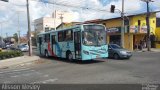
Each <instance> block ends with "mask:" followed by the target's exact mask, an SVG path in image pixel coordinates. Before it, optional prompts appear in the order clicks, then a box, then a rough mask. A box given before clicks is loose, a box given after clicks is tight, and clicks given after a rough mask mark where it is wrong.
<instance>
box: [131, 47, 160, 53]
mask: <svg viewBox="0 0 160 90" xmlns="http://www.w3.org/2000/svg"><path fill="white" fill-rule="evenodd" d="M134 51H135V52H147V51H148V50H147V48H144V49H143V50H134ZM151 52H160V49H159V48H151Z"/></svg>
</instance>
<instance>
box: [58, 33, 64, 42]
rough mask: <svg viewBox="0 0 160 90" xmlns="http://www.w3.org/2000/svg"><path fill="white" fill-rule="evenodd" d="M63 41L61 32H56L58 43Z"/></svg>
mask: <svg viewBox="0 0 160 90" xmlns="http://www.w3.org/2000/svg"><path fill="white" fill-rule="evenodd" d="M62 41H63V31H60V32H58V42H62Z"/></svg>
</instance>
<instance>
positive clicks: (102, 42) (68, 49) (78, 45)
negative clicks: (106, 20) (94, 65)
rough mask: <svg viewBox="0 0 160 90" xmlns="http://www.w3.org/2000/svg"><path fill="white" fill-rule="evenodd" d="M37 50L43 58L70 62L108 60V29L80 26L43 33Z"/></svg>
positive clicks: (92, 25) (90, 25)
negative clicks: (49, 57) (63, 59)
mask: <svg viewBox="0 0 160 90" xmlns="http://www.w3.org/2000/svg"><path fill="white" fill-rule="evenodd" d="M37 49H38V54H39V55H41V56H45V57H48V56H54V57H60V58H66V59H67V60H70V61H72V60H94V59H97V58H106V57H108V45H107V43H106V28H105V26H104V25H101V24H80V25H75V26H73V27H70V28H66V29H62V30H52V31H48V32H43V33H40V34H38V35H37Z"/></svg>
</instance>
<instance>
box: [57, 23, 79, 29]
mask: <svg viewBox="0 0 160 90" xmlns="http://www.w3.org/2000/svg"><path fill="white" fill-rule="evenodd" d="M78 24H81V22H70V23H67V22H63V23H61V24H59V25H58V26H57V27H56V29H57V30H59V29H63V28H69V27H72V26H75V25H78Z"/></svg>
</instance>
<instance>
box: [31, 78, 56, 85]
mask: <svg viewBox="0 0 160 90" xmlns="http://www.w3.org/2000/svg"><path fill="white" fill-rule="evenodd" d="M57 80H58V79H57V78H54V79H48V80H44V81H38V82H33V83H34V84H35V83H43V84H46V83H49V82H55V81H57Z"/></svg>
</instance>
